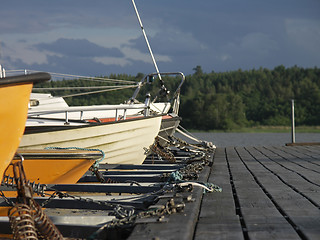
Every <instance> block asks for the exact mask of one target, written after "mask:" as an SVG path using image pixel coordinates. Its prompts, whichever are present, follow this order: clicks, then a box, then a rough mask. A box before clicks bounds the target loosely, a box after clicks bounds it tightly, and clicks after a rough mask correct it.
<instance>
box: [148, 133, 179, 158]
mask: <svg viewBox="0 0 320 240" xmlns="http://www.w3.org/2000/svg"><path fill="white" fill-rule="evenodd" d="M150 150H151V151H152V152H154V153H156V154H157V155H159V156H161V157H163V158H165V159H167V160H168V161H169V162H171V163H175V162H176V159H175V157H174V155H173V154H172V152H170V151H169V150H167V149H165V148H163V147H162V146H161V145H160V144H159V138H158V137H156V139H155V142H154V144H153V145H152V146H151V149H150Z"/></svg>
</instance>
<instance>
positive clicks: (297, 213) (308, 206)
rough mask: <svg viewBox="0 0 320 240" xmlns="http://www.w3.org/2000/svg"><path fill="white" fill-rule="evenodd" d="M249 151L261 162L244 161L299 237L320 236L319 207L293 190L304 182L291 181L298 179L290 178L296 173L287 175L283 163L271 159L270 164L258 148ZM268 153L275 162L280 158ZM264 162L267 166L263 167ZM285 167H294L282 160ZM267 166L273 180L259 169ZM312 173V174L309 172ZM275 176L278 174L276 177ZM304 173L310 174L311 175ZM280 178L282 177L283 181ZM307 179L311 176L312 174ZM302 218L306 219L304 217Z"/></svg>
mask: <svg viewBox="0 0 320 240" xmlns="http://www.w3.org/2000/svg"><path fill="white" fill-rule="evenodd" d="M249 151H250V154H251V155H252V156H254V157H255V159H256V160H257V161H256V162H254V161H246V159H245V158H243V160H244V161H245V163H246V164H247V166H248V167H249V168H250V169H251V171H252V172H253V173H254V174H255V177H256V178H257V179H258V181H259V183H260V184H261V186H262V187H263V188H264V191H265V192H266V193H268V196H269V198H270V200H272V201H273V204H275V206H276V207H277V209H278V210H279V212H281V214H282V215H283V217H285V218H286V219H287V220H288V222H289V223H290V224H291V225H292V226H293V227H294V228H295V229H296V231H297V234H299V236H300V237H302V238H310V239H312V238H314V237H315V236H317V235H318V237H319V236H320V214H319V208H318V207H316V206H315V205H313V204H312V203H311V202H310V201H309V200H308V199H306V198H305V197H304V196H302V195H301V193H299V191H295V189H293V188H292V187H291V184H295V188H297V187H298V185H299V183H300V184H302V185H303V183H304V182H303V181H300V182H299V181H296V182H294V183H293V182H291V181H293V180H294V179H295V178H290V177H289V175H290V174H293V173H292V172H291V171H289V172H287V173H285V172H284V171H285V170H286V171H288V170H287V169H285V168H283V167H282V166H281V165H279V164H276V163H275V162H274V161H270V159H269V161H268V160H267V158H266V156H265V155H262V154H261V152H259V151H257V150H256V149H255V148H250V149H249ZM264 153H265V154H270V155H267V157H272V159H275V158H277V155H273V154H272V152H271V151H269V152H264ZM278 160H279V159H278ZM258 161H260V162H258ZM276 161H277V160H276ZM261 163H263V165H262V164H261ZM282 164H285V165H286V166H287V165H288V164H290V165H291V164H292V163H288V161H282ZM266 167H267V168H268V169H269V170H270V176H271V178H269V177H267V175H259V168H260V169H266ZM310 172H311V171H309V173H310ZM274 173H276V175H275V174H274ZM286 174H287V175H286ZM304 174H307V172H305V173H304ZM275 176H276V178H275ZM279 176H280V177H281V178H279ZM307 177H309V175H308V176H307ZM284 179H285V180H284ZM286 181H287V182H286ZM301 216H305V217H304V218H301ZM311 223H312V224H311Z"/></svg>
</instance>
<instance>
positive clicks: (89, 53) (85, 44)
mask: <svg viewBox="0 0 320 240" xmlns="http://www.w3.org/2000/svg"><path fill="white" fill-rule="evenodd" d="M34 47H36V48H37V49H39V50H47V51H50V52H53V53H59V54H63V55H67V56H71V57H123V56H124V55H123V53H122V52H121V51H120V50H119V49H117V48H105V47H102V46H99V45H97V44H95V43H92V42H89V41H88V40H86V39H66V38H59V39H57V40H56V41H55V42H53V43H40V44H37V45H35V46H34Z"/></svg>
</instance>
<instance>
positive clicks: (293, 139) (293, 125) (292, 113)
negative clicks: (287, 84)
mask: <svg viewBox="0 0 320 240" xmlns="http://www.w3.org/2000/svg"><path fill="white" fill-rule="evenodd" d="M295 135H296V133H295V124H294V99H291V139H292V143H295V142H296V136H295Z"/></svg>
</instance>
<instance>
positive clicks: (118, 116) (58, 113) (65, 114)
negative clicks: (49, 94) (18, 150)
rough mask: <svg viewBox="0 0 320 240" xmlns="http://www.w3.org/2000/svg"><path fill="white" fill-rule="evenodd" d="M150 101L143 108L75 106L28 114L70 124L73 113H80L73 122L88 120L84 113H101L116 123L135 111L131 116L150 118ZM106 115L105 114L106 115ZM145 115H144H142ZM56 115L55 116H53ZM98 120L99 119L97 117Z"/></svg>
mask: <svg viewBox="0 0 320 240" xmlns="http://www.w3.org/2000/svg"><path fill="white" fill-rule="evenodd" d="M149 108H150V101H146V103H145V104H144V105H143V106H141V105H140V106H137V104H132V105H126V104H124V105H114V106H112V105H109V106H108V105H104V106H74V107H66V108H59V109H53V110H40V111H32V112H29V113H28V117H30V118H41V117H45V118H50V116H52V117H53V119H56V120H58V119H59V120H62V119H63V120H64V121H65V123H69V121H70V115H71V114H72V113H78V114H77V116H78V117H77V118H75V117H74V115H73V117H72V120H80V121H84V120H88V119H84V113H86V112H96V113H99V116H105V117H101V118H114V120H115V121H119V120H126V119H127V116H128V112H129V110H136V111H133V112H132V113H133V114H130V116H145V117H147V116H150V110H149ZM107 112H109V113H110V112H111V114H107ZM104 113H105V114H104ZM129 113H130V112H129ZM141 113H143V115H142V114H141ZM53 115H54V116H53ZM97 118H98V117H97Z"/></svg>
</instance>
